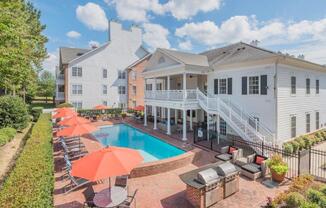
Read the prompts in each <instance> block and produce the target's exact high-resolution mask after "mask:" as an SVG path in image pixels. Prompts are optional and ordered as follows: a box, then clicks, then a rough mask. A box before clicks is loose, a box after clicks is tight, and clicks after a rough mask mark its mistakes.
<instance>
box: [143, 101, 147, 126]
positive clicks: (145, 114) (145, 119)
mask: <svg viewBox="0 0 326 208" xmlns="http://www.w3.org/2000/svg"><path fill="white" fill-rule="evenodd" d="M144 126H147V107H146V105H144Z"/></svg>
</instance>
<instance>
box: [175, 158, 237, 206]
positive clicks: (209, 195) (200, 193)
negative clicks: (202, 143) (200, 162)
mask: <svg viewBox="0 0 326 208" xmlns="http://www.w3.org/2000/svg"><path fill="white" fill-rule="evenodd" d="M220 165H221V166H222V168H221V166H220ZM229 167H232V168H233V167H234V168H233V169H232V170H231V169H229ZM223 168H227V169H229V172H228V170H225V172H224V169H223ZM208 169H209V170H208ZM213 171H216V173H218V176H217V177H218V178H215V179H214V176H213V175H214V172H213ZM230 171H231V172H230ZM204 172H206V175H208V174H209V173H211V178H210V179H211V181H209V182H207V183H205V182H204V181H203V180H201V179H202V178H201V177H200V176H199V175H200V174H201V173H203V174H205V173H204ZM216 173H215V174H216ZM180 178H181V180H182V181H183V182H184V183H186V184H187V189H186V196H187V199H188V201H189V202H190V203H191V204H192V205H193V206H194V207H196V208H206V207H211V206H213V205H214V204H216V203H218V202H219V201H221V200H223V199H224V198H226V197H228V196H231V195H232V194H234V193H236V192H238V191H239V171H238V169H236V168H235V166H233V165H232V164H230V163H215V164H210V165H207V166H204V167H201V168H199V169H196V170H193V171H190V172H188V173H184V174H182V175H180ZM207 180H209V179H207Z"/></svg>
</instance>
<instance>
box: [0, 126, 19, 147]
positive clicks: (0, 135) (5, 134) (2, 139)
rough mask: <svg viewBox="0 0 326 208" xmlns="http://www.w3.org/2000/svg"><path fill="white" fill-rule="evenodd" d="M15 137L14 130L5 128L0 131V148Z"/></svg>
mask: <svg viewBox="0 0 326 208" xmlns="http://www.w3.org/2000/svg"><path fill="white" fill-rule="evenodd" d="M15 135H16V129H14V128H10V127H6V128H3V129H0V146H3V145H5V144H6V143H7V142H10V141H11V140H12V139H13V138H14V137H15Z"/></svg>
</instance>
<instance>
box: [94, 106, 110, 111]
mask: <svg viewBox="0 0 326 208" xmlns="http://www.w3.org/2000/svg"><path fill="white" fill-rule="evenodd" d="M94 109H96V110H106V109H109V107H108V106H106V105H97V106H95V107H94Z"/></svg>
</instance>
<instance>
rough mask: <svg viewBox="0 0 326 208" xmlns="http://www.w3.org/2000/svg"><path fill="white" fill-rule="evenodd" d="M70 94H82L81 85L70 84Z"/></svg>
mask: <svg viewBox="0 0 326 208" xmlns="http://www.w3.org/2000/svg"><path fill="white" fill-rule="evenodd" d="M72 94H73V95H81V94H83V86H82V85H72Z"/></svg>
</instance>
